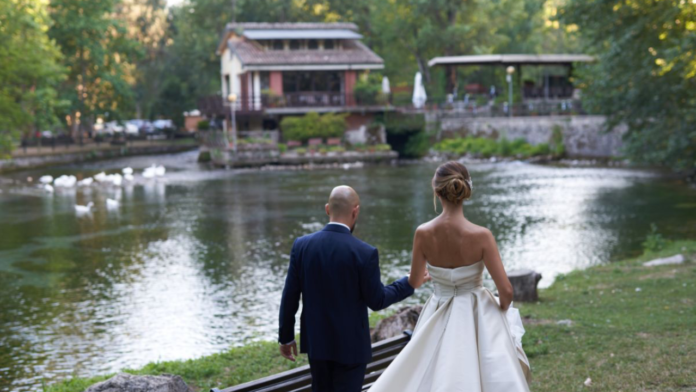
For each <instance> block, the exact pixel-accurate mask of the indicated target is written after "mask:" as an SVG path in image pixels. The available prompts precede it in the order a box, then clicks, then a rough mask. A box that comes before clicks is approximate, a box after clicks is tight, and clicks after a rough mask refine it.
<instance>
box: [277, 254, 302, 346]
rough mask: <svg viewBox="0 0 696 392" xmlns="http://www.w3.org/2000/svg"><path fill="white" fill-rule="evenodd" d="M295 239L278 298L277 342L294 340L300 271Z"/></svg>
mask: <svg viewBox="0 0 696 392" xmlns="http://www.w3.org/2000/svg"><path fill="white" fill-rule="evenodd" d="M297 247H298V246H297V241H295V243H294V244H293V245H292V250H291V251H290V266H289V267H288V275H287V277H286V278H285V287H284V288H283V297H282V299H281V300H280V317H279V321H280V327H279V332H278V342H279V343H281V344H287V343H290V342H292V341H293V340H295V314H296V313H297V309H298V308H299V307H300V294H301V293H302V290H301V286H300V271H299V268H298V265H297V264H298V262H297Z"/></svg>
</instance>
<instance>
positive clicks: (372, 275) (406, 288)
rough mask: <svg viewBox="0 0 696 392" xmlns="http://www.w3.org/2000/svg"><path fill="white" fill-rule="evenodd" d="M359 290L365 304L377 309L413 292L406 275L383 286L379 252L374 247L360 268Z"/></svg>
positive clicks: (400, 299)
mask: <svg viewBox="0 0 696 392" xmlns="http://www.w3.org/2000/svg"><path fill="white" fill-rule="evenodd" d="M360 291H361V294H362V296H363V298H364V299H365V302H366V303H367V306H368V307H369V308H370V309H372V310H375V311H377V310H382V309H384V308H387V307H389V306H390V305H391V304H393V303H396V302H399V301H402V300H404V299H405V298H406V297H408V296H410V295H411V294H413V287H411V285H410V284H408V278H406V277H404V278H401V279H399V280H397V281H395V282H393V283H392V284H390V285H388V286H384V285H383V284H382V280H381V275H380V272H379V253H378V252H377V249H375V250H373V251H372V254H371V255H370V258H369V260H368V261H367V262H366V263H364V264H363V266H362V268H361V270H360Z"/></svg>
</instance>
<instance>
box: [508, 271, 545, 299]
mask: <svg viewBox="0 0 696 392" xmlns="http://www.w3.org/2000/svg"><path fill="white" fill-rule="evenodd" d="M508 279H510V283H512V288H513V292H514V294H513V301H521V302H533V301H537V300H539V295H538V294H537V285H538V284H539V281H540V280H541V274H540V273H538V272H534V271H532V270H528V269H520V270H514V271H510V272H508Z"/></svg>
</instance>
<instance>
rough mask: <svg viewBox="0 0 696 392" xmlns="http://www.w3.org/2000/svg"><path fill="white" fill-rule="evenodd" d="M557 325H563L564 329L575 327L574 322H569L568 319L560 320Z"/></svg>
mask: <svg viewBox="0 0 696 392" xmlns="http://www.w3.org/2000/svg"><path fill="white" fill-rule="evenodd" d="M556 324H558V325H562V326H564V327H570V326H571V325H573V321H572V320H567V319H566V320H558V321H557V322H556Z"/></svg>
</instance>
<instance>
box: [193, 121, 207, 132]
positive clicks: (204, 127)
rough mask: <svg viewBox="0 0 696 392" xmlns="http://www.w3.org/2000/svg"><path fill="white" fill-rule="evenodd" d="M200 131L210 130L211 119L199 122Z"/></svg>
mask: <svg viewBox="0 0 696 392" xmlns="http://www.w3.org/2000/svg"><path fill="white" fill-rule="evenodd" d="M196 127H197V128H198V130H199V131H208V130H210V121H208V120H201V121H199V122H198V124H197V125H196Z"/></svg>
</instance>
